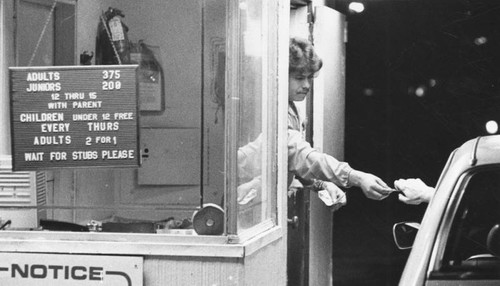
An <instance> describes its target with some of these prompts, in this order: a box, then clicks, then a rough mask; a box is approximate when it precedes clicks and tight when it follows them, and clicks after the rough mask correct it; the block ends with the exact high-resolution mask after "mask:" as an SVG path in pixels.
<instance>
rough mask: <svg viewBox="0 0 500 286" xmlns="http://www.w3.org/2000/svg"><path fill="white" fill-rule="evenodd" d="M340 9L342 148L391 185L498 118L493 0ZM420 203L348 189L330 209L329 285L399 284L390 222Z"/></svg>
mask: <svg viewBox="0 0 500 286" xmlns="http://www.w3.org/2000/svg"><path fill="white" fill-rule="evenodd" d="M364 4H365V11H364V12H362V13H360V14H351V13H349V12H348V10H347V8H346V7H347V2H345V1H334V3H332V6H333V7H334V8H335V9H337V10H339V11H341V12H342V13H344V14H346V16H347V22H348V43H347V59H346V65H347V70H346V85H347V91H346V94H347V96H346V141H345V146H346V153H345V154H346V155H345V159H346V161H347V162H349V163H350V164H351V166H352V167H354V168H356V169H360V170H363V171H366V172H371V173H373V174H375V175H377V176H379V177H381V178H382V179H383V180H384V181H386V182H387V183H388V184H389V185H391V186H392V185H393V182H394V180H396V179H399V178H421V179H422V180H423V181H424V182H426V183H427V184H429V185H434V184H436V182H437V180H438V178H439V175H440V173H441V170H442V168H443V167H444V165H445V163H446V160H447V159H448V156H449V154H450V152H451V151H452V150H453V149H454V148H456V147H458V146H460V145H461V144H462V143H463V142H465V141H466V140H468V139H472V138H474V137H477V136H479V135H487V133H486V130H485V128H484V125H485V123H486V122H487V121H488V120H497V122H500V93H499V84H500V82H499V81H500V70H499V69H500V67H499V63H500V62H499V60H500V47H499V44H500V23H499V21H500V1H495V0H482V1H481V0H399V1H398V0H371V1H370V0H368V1H364ZM425 208H426V205H420V206H410V205H405V204H403V203H400V202H399V201H398V199H397V196H396V195H391V196H390V197H389V198H387V199H386V200H384V201H372V200H368V199H366V198H365V197H364V196H363V195H362V193H361V191H360V190H359V189H354V188H353V189H350V190H349V191H348V204H347V206H345V207H344V208H342V209H341V210H339V211H338V212H336V213H335V216H334V237H333V241H332V243H333V254H332V255H333V262H334V265H333V266H334V270H333V271H334V273H333V278H334V281H333V282H334V285H335V286H342V285H397V282H398V279H399V277H400V275H401V271H402V269H403V267H404V263H405V262H406V259H407V256H408V254H409V251H401V250H398V249H397V248H396V247H395V244H394V242H393V238H392V225H393V223H395V222H398V221H403V220H413V221H420V219H421V217H422V215H423V213H424V211H425Z"/></svg>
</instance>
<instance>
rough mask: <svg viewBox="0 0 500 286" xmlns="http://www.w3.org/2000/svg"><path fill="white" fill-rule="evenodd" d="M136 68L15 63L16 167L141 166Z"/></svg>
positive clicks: (12, 78)
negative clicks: (23, 65) (27, 65)
mask: <svg viewBox="0 0 500 286" xmlns="http://www.w3.org/2000/svg"><path fill="white" fill-rule="evenodd" d="M136 69H137V66H136V65H106V66H64V67H57V66H54V67H29V68H10V84H11V85H10V86H11V91H10V96H11V130H12V159H13V169H14V170H15V171H30V170H43V169H47V168H65V167H110V166H119V167H120V166H121V167H124V166H130V167H136V166H139V162H140V161H139V153H138V152H139V149H138V148H139V144H138V137H139V136H138V126H139V124H138V112H137V111H138V97H137V78H136Z"/></svg>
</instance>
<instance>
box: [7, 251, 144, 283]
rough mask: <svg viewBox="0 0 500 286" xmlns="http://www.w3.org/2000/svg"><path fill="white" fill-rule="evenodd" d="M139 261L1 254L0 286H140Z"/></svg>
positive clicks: (71, 256) (137, 259)
mask: <svg viewBox="0 0 500 286" xmlns="http://www.w3.org/2000/svg"><path fill="white" fill-rule="evenodd" d="M143 264H144V259H143V258H142V257H135V256H105V255H73V254H46V253H2V259H1V260H0V281H1V282H2V283H1V285H2V286H3V285H24V286H29V285H33V286H53V285H68V286H78V285H82V286H92V285H95V286H106V285H110V286H111V285H113V286H114V285H124V286H142V285H143V276H144V275H143Z"/></svg>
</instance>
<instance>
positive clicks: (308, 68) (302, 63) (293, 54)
mask: <svg viewBox="0 0 500 286" xmlns="http://www.w3.org/2000/svg"><path fill="white" fill-rule="evenodd" d="M289 57H290V58H289V66H288V72H289V73H290V74H292V73H298V74H306V73H310V74H315V73H317V72H318V71H319V70H320V69H321V67H322V66H323V61H322V60H321V59H320V58H319V56H318V55H317V54H316V52H315V51H314V47H313V45H312V44H311V43H310V42H309V41H308V40H305V39H301V38H291V39H290V56H289Z"/></svg>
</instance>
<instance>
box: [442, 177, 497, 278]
mask: <svg viewBox="0 0 500 286" xmlns="http://www.w3.org/2000/svg"><path fill="white" fill-rule="evenodd" d="M462 192H463V196H462V199H461V200H460V203H459V206H458V208H457V212H456V214H455V217H454V219H453V222H452V225H451V228H450V233H449V236H448V240H447V243H446V248H445V252H444V256H443V260H442V264H441V269H440V270H439V272H440V273H441V274H444V275H445V276H450V275H451V276H453V277H455V279H460V280H468V279H499V278H500V170H479V171H478V172H476V173H474V174H472V175H471V177H470V179H469V181H468V183H467V184H466V186H465V188H464V189H463V191H462Z"/></svg>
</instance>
